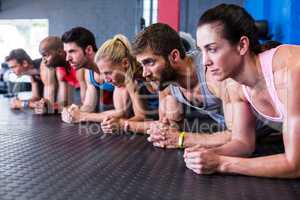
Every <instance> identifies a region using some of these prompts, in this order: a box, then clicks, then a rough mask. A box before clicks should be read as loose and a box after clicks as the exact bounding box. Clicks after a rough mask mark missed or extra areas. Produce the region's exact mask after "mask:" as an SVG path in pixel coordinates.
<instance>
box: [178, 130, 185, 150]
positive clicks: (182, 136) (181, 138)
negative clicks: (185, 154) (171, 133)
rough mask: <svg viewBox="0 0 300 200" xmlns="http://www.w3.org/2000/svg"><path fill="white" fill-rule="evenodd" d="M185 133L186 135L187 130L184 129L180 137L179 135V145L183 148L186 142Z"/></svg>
mask: <svg viewBox="0 0 300 200" xmlns="http://www.w3.org/2000/svg"><path fill="white" fill-rule="evenodd" d="M184 135H185V132H184V131H181V132H180V133H179V137H178V147H179V148H181V149H182V148H183V143H184Z"/></svg>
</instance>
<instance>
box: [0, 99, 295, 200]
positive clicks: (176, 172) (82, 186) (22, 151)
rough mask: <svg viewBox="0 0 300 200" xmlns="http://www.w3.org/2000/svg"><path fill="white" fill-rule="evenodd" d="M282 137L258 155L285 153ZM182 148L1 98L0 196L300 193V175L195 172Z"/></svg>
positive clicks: (267, 197)
mask: <svg viewBox="0 0 300 200" xmlns="http://www.w3.org/2000/svg"><path fill="white" fill-rule="evenodd" d="M279 138H280V137H271V138H268V139H266V140H265V141H264V142H262V141H260V142H259V147H258V149H257V151H256V155H262V154H270V153H275V152H282V151H283V147H282V141H281V140H280V139H279ZM182 154H183V152H182V151H179V150H162V149H158V148H154V147H152V145H151V144H149V143H148V142H147V141H146V137H145V136H141V135H135V136H134V135H130V134H127V135H122V136H121V135H116V136H106V135H103V134H101V133H100V132H99V127H98V126H97V125H96V124H85V125H81V126H79V125H70V124H65V123H62V122H61V121H60V117H58V116H35V115H33V114H32V113H31V112H30V111H25V112H20V111H10V109H9V108H8V100H7V99H3V98H2V97H1V96H0V199H1V200H6V199H22V200H23V199H28V200H35V199H36V200H41V199H61V200H66V199H72V200H73V199H75V200H76V199H84V200H85V199H153V200H159V199H170V200H174V199H203V200H210V199H213V200H214V199H216V200H219V199H220V200H223V199H230V200H235V199H236V200H243V199H251V200H253V199H263V200H271V199H276V200H277V199H286V200H290V199H299V198H300V181H299V180H279V179H265V178H255V177H246V176H237V175H221V174H215V175H195V174H194V173H192V172H191V171H190V170H188V169H186V168H185V165H184V161H183V159H182Z"/></svg>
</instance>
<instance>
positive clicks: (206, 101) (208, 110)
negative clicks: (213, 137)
mask: <svg viewBox="0 0 300 200" xmlns="http://www.w3.org/2000/svg"><path fill="white" fill-rule="evenodd" d="M188 55H190V56H192V58H193V61H194V63H195V66H196V73H197V77H198V81H199V84H200V93H201V96H202V97H203V103H202V105H201V107H200V106H194V105H192V104H191V103H190V102H189V101H187V100H186V98H185V97H184V95H183V94H182V92H181V90H180V88H179V87H178V86H176V85H174V84H171V85H170V90H171V94H172V96H174V97H175V98H176V99H177V100H178V101H179V102H181V103H183V104H185V105H187V106H189V107H192V108H194V109H196V110H197V111H199V112H200V113H203V114H207V115H209V116H210V117H211V118H212V119H213V120H215V121H216V122H217V123H218V124H219V125H220V126H221V127H226V124H225V119H224V115H223V111H222V101H221V100H220V99H219V98H218V97H216V96H214V95H213V94H212V93H211V92H210V91H209V89H208V86H207V83H206V80H205V69H204V67H203V65H202V58H201V54H200V52H199V51H192V52H189V54H188Z"/></svg>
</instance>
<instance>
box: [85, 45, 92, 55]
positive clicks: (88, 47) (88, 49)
mask: <svg viewBox="0 0 300 200" xmlns="http://www.w3.org/2000/svg"><path fill="white" fill-rule="evenodd" d="M84 51H85V54H87V55H91V54H92V53H93V52H94V50H93V47H92V45H88V46H87V47H86V48H85V50H84Z"/></svg>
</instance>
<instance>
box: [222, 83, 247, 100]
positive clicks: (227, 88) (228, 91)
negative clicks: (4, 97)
mask: <svg viewBox="0 0 300 200" xmlns="http://www.w3.org/2000/svg"><path fill="white" fill-rule="evenodd" d="M222 88H223V89H222V90H221V94H220V96H221V99H222V101H225V102H232V101H245V100H246V99H245V97H244V93H243V88H242V85H241V84H239V83H238V82H236V81H235V80H233V79H230V78H229V79H226V80H225V81H222Z"/></svg>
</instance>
